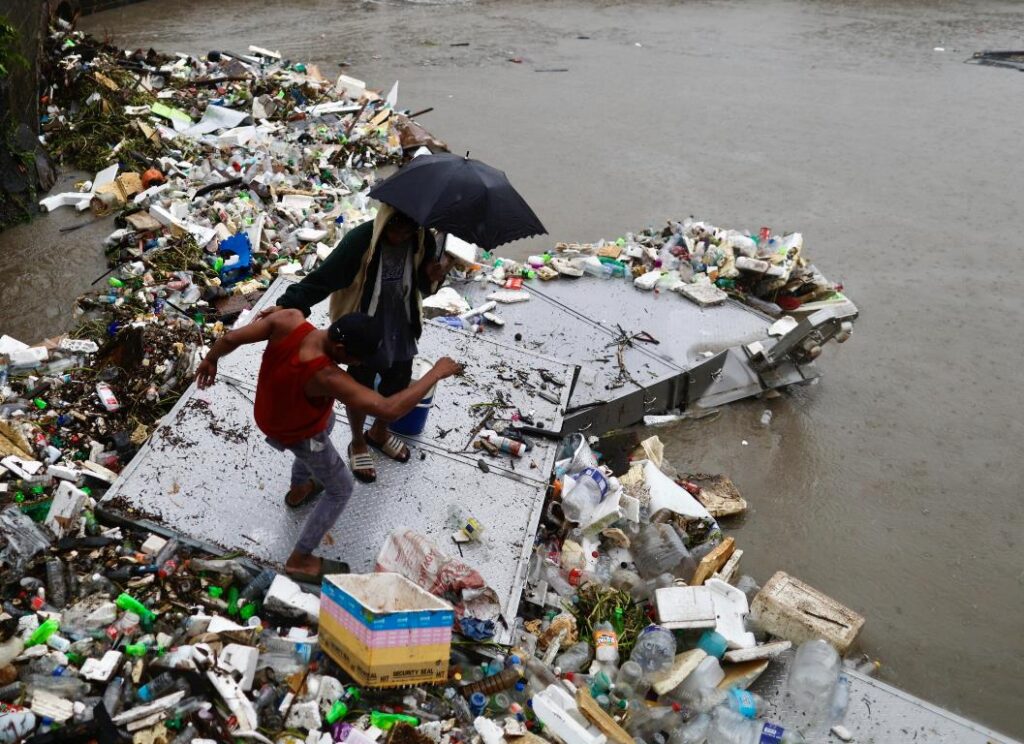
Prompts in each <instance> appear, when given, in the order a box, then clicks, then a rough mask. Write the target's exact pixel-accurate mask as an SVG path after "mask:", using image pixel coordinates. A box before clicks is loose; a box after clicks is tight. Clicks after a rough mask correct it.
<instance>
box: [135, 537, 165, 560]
mask: <svg viewBox="0 0 1024 744" xmlns="http://www.w3.org/2000/svg"><path fill="white" fill-rule="evenodd" d="M166 544H167V540H165V539H164V538H162V537H160V535H150V536H149V537H147V538H146V541H145V542H144V543H142V547H140V548H139V550H141V551H142V552H143V553H144V554H146V555H156V554H157V553H159V552H160V551H161V550H163V547H164V545H166Z"/></svg>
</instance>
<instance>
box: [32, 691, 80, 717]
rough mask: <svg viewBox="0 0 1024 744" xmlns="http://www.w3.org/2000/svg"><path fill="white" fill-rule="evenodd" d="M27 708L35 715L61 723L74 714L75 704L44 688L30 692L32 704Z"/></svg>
mask: <svg viewBox="0 0 1024 744" xmlns="http://www.w3.org/2000/svg"><path fill="white" fill-rule="evenodd" d="M29 709H30V710H31V711H32V712H33V713H35V714H36V715H37V716H41V717H43V718H52V719H53V720H54V721H57V722H58V723H63V722H64V721H66V720H68V719H69V718H71V716H73V715H74V714H75V704H74V703H73V702H72V701H70V700H67V699H66V698H62V697H60V696H58V695H54V694H53V693H52V692H47V691H46V690H35V691H34V692H33V693H32V704H31V705H30V706H29Z"/></svg>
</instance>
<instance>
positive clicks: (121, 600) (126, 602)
mask: <svg viewBox="0 0 1024 744" xmlns="http://www.w3.org/2000/svg"><path fill="white" fill-rule="evenodd" d="M116 604H117V606H118V607H120V608H121V609H122V610H126V611H128V612H134V613H135V614H136V615H138V616H139V618H140V619H141V620H142V622H143V623H151V622H153V621H154V620H155V619H156V613H155V612H153V611H152V610H151V609H149V608H148V607H146V605H144V604H142V602H140V601H139V600H137V599H135V597H133V596H132V595H130V594H126V593H121V594H119V595H118V597H117V601H116Z"/></svg>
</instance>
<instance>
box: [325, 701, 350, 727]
mask: <svg viewBox="0 0 1024 744" xmlns="http://www.w3.org/2000/svg"><path fill="white" fill-rule="evenodd" d="M347 715H348V704H346V703H345V701H344V700H336V701H335V702H334V705H332V706H331V709H330V710H329V711H327V716H326V718H327V723H330V724H335V723H337V722H338V721H340V720H341V719H342V718H344V717H345V716H347Z"/></svg>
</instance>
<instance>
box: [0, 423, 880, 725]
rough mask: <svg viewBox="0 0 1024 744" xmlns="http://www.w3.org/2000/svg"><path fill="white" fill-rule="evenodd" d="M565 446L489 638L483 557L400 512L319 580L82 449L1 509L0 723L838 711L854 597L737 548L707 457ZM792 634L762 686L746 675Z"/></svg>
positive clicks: (584, 718) (462, 721)
mask: <svg viewBox="0 0 1024 744" xmlns="http://www.w3.org/2000/svg"><path fill="white" fill-rule="evenodd" d="M592 443H593V444H594V445H596V446H598V447H600V446H601V444H602V443H601V442H598V441H597V440H594V441H593V442H592ZM562 453H563V454H562V457H561V459H560V460H559V461H558V464H557V466H556V472H555V475H554V476H553V478H552V482H551V490H550V494H549V498H548V500H547V502H546V504H545V509H544V517H543V519H542V523H541V526H540V528H539V531H538V533H537V536H536V541H535V545H534V550H533V557H532V559H531V561H530V564H529V569H528V577H527V588H526V590H525V596H524V602H523V604H522V605H521V608H520V617H518V618H516V619H515V620H514V624H512V625H511V629H510V632H509V633H508V634H507V638H508V640H509V642H508V643H498V642H496V641H495V640H494V636H495V635H496V629H497V628H498V626H499V624H500V623H501V622H502V620H501V618H500V617H498V618H497V619H498V623H495V618H496V614H495V610H496V595H494V594H493V593H492V592H490V591H489V590H488V589H487V587H486V583H485V578H486V577H482V576H480V575H479V574H478V573H477V572H476V571H475V570H474V569H473V568H472V567H471V566H469V565H467V564H466V563H465V562H464V561H463V560H462V559H460V558H457V557H453V556H451V555H448V554H446V553H445V552H444V551H443V550H442V549H441V548H440V547H438V546H437V545H436V544H434V543H432V542H431V541H430V539H428V538H427V537H425V536H423V535H418V534H416V533H415V532H413V531H412V530H404V531H399V532H396V533H393V534H392V535H391V536H389V538H388V539H387V541H386V543H385V545H384V546H382V548H381V551H380V554H379V555H378V557H377V561H376V568H377V571H378V572H377V573H372V574H363V575H334V576H329V577H325V580H324V584H323V587H322V591H321V593H320V596H319V597H318V596H317V595H316V594H313V593H310V592H308V591H305V590H304V589H303V587H300V586H299V585H298V584H295V583H294V582H292V581H291V580H290V579H288V578H287V577H286V576H283V575H280V574H277V573H276V572H275V571H274V570H273V569H263V568H261V567H259V566H255V565H253V564H252V563H251V562H249V561H248V560H246V559H244V557H239V556H230V555H229V556H212V555H208V554H206V553H204V552H203V551H201V550H199V549H196V548H194V547H190V546H189V545H187V544H184V543H183V542H179V540H177V539H174V538H170V539H168V538H166V537H161V536H159V535H156V534H152V533H149V532H147V531H145V530H142V529H140V528H137V527H135V526H132V525H129V524H119V525H113V524H109V523H106V522H105V521H104V520H105V517H104V514H103V512H102V510H100V509H98V508H97V504H96V497H97V492H96V491H95V490H93V489H92V488H91V487H90V485H88V484H89V482H90V481H89V476H88V474H83V475H81V476H79V477H78V478H77V479H71V478H62V479H60V481H59V483H58V485H57V487H56V489H55V492H54V496H53V497H52V498H51V499H48V500H45V501H37V502H34V503H25V504H12V505H10V506H8V507H6V508H5V509H3V510H2V511H0V541H2V542H3V544H4V547H3V552H2V553H0V560H2V561H3V562H4V570H3V572H2V576H3V579H2V581H0V597H2V600H3V605H2V606H3V614H2V615H0V742H5V743H7V742H18V741H27V742H34V743H39V742H51V741H52V742H58V741H60V742H73V741H81V742H86V741H91V740H96V741H101V742H106V741H110V742H116V741H127V740H128V739H127V738H125V737H131V739H132V740H133V741H136V742H174V743H175V744H186V743H188V742H206V741H218V742H233V741H241V740H256V741H262V742H278V743H280V744H300V743H302V742H306V743H309V742H318V743H320V744H328V743H329V742H348V743H349V744H372V743H373V742H380V743H382V744H383V743H386V744H403V743H405V742H415V743H416V744H428V742H433V743H434V744H450V743H452V742H469V741H483V742H485V744H517V743H518V742H521V744H537V742H539V741H551V742H556V743H559V742H561V743H564V744H606V743H607V742H614V743H615V744H635V743H637V742H641V743H645V744H655V743H661V744H665V743H666V742H667V743H668V744H684V743H686V742H696V743H699V742H704V741H707V742H709V743H710V744H733V743H736V744H749V743H750V742H786V743H790V744H792V743H793V742H801V741H805V740H812V741H816V740H820V739H819V738H818V737H821V736H825V735H827V732H828V731H829V729H830V728H831V729H832V731H833V732H834V733H835V734H836V735H838V736H840V737H841V738H843V739H847V740H848V739H849V738H850V737H851V734H850V732H849V731H847V730H846V729H845V728H843V727H842V718H843V713H844V710H845V706H846V703H847V702H848V694H849V686H848V684H849V683H848V680H847V679H846V677H845V676H844V674H843V671H844V662H842V661H841V659H840V652H846V651H847V650H848V649H849V648H850V646H851V644H852V643H853V640H854V638H855V637H856V635H857V633H858V631H859V629H860V627H861V625H862V624H863V622H864V620H863V618H862V617H860V616H859V615H857V614H856V613H854V612H853V611H851V610H849V609H847V608H845V607H843V606H842V605H840V604H839V603H837V602H835V601H834V600H832V599H830V598H828V597H827V596H825V595H823V594H821V593H820V592H817V591H816V590H814V589H813V588H811V587H809V586H807V585H806V584H803V583H802V582H800V581H798V580H797V579H795V578H793V577H791V576H789V575H787V574H785V573H781V572H780V573H778V574H776V575H775V576H774V577H772V579H771V580H770V581H769V582H768V583H767V584H766V585H765V586H764V587H763V588H761V587H758V586H757V584H756V583H755V582H754V581H753V580H752V579H751V578H750V577H749V576H745V575H743V574H741V572H740V570H739V564H740V559H741V557H742V550H741V549H740V548H739V547H738V546H737V545H736V543H735V541H734V540H733V538H732V537H728V536H726V535H725V534H724V530H723V526H722V525H721V524H720V523H719V519H723V520H724V519H727V518H728V515H735V514H737V513H742V511H743V509H744V508H745V502H743V500H742V497H741V496H740V495H739V493H738V492H737V491H736V489H735V487H734V486H733V485H732V484H731V481H729V480H728V478H726V477H724V476H716V477H712V476H706V475H688V474H679V473H675V472H674V471H673V469H672V467H671V466H670V465H668V464H667V463H664V462H662V460H661V457H662V447H661V445H660V442H659V441H658V440H657V438H654V437H652V438H650V439H648V440H645V441H643V442H642V443H640V445H639V447H638V448H637V449H636V451H635V452H634V453H633V455H632V459H631V461H630V463H629V466H628V468H627V469H626V470H625V472H620V473H619V475H618V476H617V477H616V476H614V475H612V471H611V470H610V469H609V468H608V467H607V466H606V465H605V464H603V463H602V462H601V458H600V456H599V455H598V454H597V453H596V452H595V451H594V450H593V449H591V446H590V444H589V443H588V442H587V441H585V440H584V438H583V437H582V436H581V435H578V434H577V435H573V436H572V437H569V438H568V439H567V440H565V442H564V443H563V447H562ZM510 456H514V455H512V454H510ZM43 480H44V478H43V477H41V476H39V475H36V476H31V475H26V476H25V477H23V478H19V479H17V480H14V481H13V482H12V480H11V479H8V481H7V485H8V487H10V486H14V487H16V488H20V489H25V490H27V491H31V490H32V489H33V487H34V484H36V483H41V482H43ZM469 525H470V526H471V527H470V528H467V530H466V531H465V532H466V534H465V535H463V539H474V534H478V533H479V530H480V529H481V527H482V526H481V525H478V524H474V520H469ZM502 638H503V640H504V639H505V638H506V636H503V637H502ZM822 639H825V640H822ZM793 644H799V648H798V650H797V652H796V655H795V658H794V660H793V662H792V665H791V667H790V670H789V676H788V685H787V694H786V698H785V702H784V704H783V705H781V706H771V705H770V704H769V703H768V702H766V701H765V699H763V698H762V697H761V696H759V695H757V694H756V693H755V692H751V691H749V690H748V689H747V688H748V687H750V686H751V685H754V684H756V681H757V679H758V677H759V676H760V675H761V674H762V673H763V672H764V671H765V669H766V668H767V667H768V665H769V664H772V663H780V662H777V661H775V660H776V659H777V658H778V657H779V656H780V655H785V654H786V653H787V651H788V650H789V648H790V646H791V645H793ZM846 664H847V665H853V666H857V665H859V666H860V668H861V670H862V671H863V669H864V662H863V660H858V659H851V660H850V661H848V662H846ZM868 668H870V663H868ZM769 714H770V715H771V718H768V717H767V716H768V715H769Z"/></svg>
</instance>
